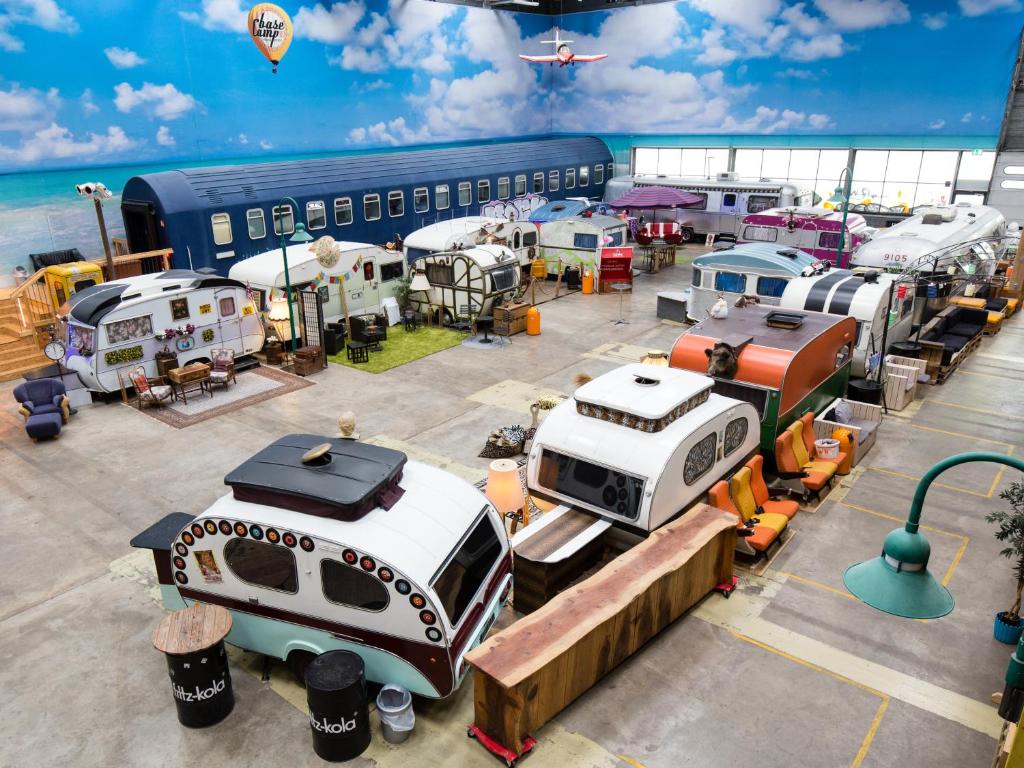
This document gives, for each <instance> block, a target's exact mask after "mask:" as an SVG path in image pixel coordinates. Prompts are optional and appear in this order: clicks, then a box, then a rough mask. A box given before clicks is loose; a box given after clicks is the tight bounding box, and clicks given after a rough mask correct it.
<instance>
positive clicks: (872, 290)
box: [779, 269, 914, 376]
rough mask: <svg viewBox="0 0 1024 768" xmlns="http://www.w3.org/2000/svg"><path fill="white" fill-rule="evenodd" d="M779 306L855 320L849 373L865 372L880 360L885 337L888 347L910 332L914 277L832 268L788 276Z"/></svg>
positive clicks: (862, 373)
mask: <svg viewBox="0 0 1024 768" xmlns="http://www.w3.org/2000/svg"><path fill="white" fill-rule="evenodd" d="M890 299H891V300H892V306H891V307H890V305H889V301H890ZM779 305H780V306H781V307H783V308H785V309H797V310H808V311H812V312H827V313H829V314H832V315H849V316H850V317H852V318H853V319H854V320H855V321H856V322H857V338H856V342H855V344H854V347H853V369H852V371H851V374H852V375H853V376H866V375H867V374H868V373H870V372H871V371H873V370H875V369H876V368H877V367H878V364H879V361H880V360H881V359H882V356H883V353H884V350H883V349H882V341H883V339H882V337H883V335H884V336H885V345H886V346H888V345H889V344H893V343H895V342H898V341H904V340H905V339H906V338H907V337H908V336H909V335H910V329H911V326H912V325H913V322H914V281H913V280H910V281H905V280H904V281H901V280H900V279H899V278H898V277H897V276H896V275H891V274H879V273H878V272H859V273H857V272H850V271H848V270H845V269H834V270H832V271H831V272H828V273H825V274H817V275H812V276H810V277H797V278H795V279H793V280H791V281H790V282H789V283H788V284H787V285H786V290H785V292H784V293H783V294H782V300H781V301H780V302H779Z"/></svg>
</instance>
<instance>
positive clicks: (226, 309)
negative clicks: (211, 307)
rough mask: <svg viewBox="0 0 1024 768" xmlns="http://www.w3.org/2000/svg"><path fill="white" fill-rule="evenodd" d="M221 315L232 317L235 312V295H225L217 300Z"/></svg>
mask: <svg viewBox="0 0 1024 768" xmlns="http://www.w3.org/2000/svg"><path fill="white" fill-rule="evenodd" d="M218 305H219V307H218V308H219V309H220V316H221V317H233V316H234V314H235V297H234V296H225V297H224V298H223V299H221V300H220V301H219V302H218Z"/></svg>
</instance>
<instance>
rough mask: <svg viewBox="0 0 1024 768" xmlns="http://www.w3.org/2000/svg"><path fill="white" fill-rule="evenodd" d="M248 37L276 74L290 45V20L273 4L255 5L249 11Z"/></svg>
mask: <svg viewBox="0 0 1024 768" xmlns="http://www.w3.org/2000/svg"><path fill="white" fill-rule="evenodd" d="M249 35H250V36H251V37H252V41H253V42H254V43H256V47H257V48H259V49H260V53H262V54H263V55H264V56H266V57H267V60H268V61H269V62H270V63H271V64H273V65H274V73H275V74H277V65H278V63H280V61H281V59H283V58H284V55H285V53H287V52H288V46H289V45H291V44H292V20H291V18H289V16H288V14H287V13H285V11H284V9H283V8H279V7H278V6H276V5H274V4H273V3H257V4H256V5H254V6H253V7H252V10H250V11H249Z"/></svg>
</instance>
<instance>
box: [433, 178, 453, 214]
mask: <svg viewBox="0 0 1024 768" xmlns="http://www.w3.org/2000/svg"><path fill="white" fill-rule="evenodd" d="M450 206H451V200H450V198H449V197H448V185H447V184H438V185H437V186H436V187H434V207H435V208H436V209H437V210H439V211H447V210H448V208H449V207H450Z"/></svg>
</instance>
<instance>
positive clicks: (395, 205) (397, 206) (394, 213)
mask: <svg viewBox="0 0 1024 768" xmlns="http://www.w3.org/2000/svg"><path fill="white" fill-rule="evenodd" d="M404 215H405V193H404V192H399V191H395V192H388V216H390V217H391V218H393V219H394V218H397V217H399V216H404Z"/></svg>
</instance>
